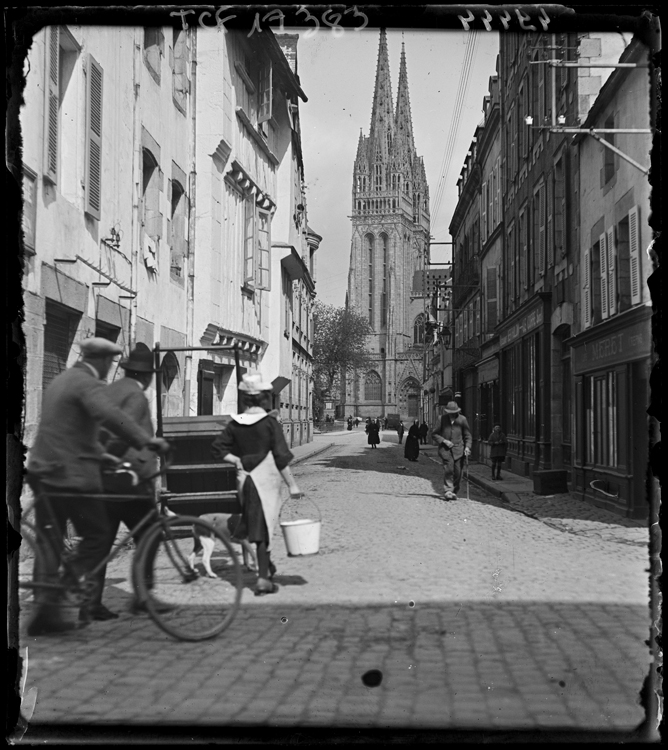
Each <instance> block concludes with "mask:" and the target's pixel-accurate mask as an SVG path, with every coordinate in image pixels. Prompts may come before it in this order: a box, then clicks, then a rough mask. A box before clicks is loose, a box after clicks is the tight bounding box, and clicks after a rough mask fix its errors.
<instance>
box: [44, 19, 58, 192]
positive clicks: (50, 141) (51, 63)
mask: <svg viewBox="0 0 668 750" xmlns="http://www.w3.org/2000/svg"><path fill="white" fill-rule="evenodd" d="M59 73H60V27H58V26H49V29H48V32H47V47H46V87H45V92H46V101H45V103H44V176H45V177H48V178H49V180H51V182H53V183H54V184H56V183H57V182H58V120H59V117H58V110H59V109H60V90H59V80H60V76H59Z"/></svg>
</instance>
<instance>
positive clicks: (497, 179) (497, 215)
mask: <svg viewBox="0 0 668 750" xmlns="http://www.w3.org/2000/svg"><path fill="white" fill-rule="evenodd" d="M494 187H495V188H496V189H495V191H494V195H493V196H492V199H493V201H494V226H496V225H497V224H498V223H499V222H500V221H501V158H500V157H499V158H498V159H497V160H496V167H495V169H494Z"/></svg>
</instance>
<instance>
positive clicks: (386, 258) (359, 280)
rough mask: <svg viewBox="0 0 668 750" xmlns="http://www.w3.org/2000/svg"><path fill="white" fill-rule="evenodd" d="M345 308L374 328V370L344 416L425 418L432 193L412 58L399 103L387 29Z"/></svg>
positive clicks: (358, 172) (363, 161)
mask: <svg viewBox="0 0 668 750" xmlns="http://www.w3.org/2000/svg"><path fill="white" fill-rule="evenodd" d="M351 218H352V225H353V226H352V241H351V250H350V269H349V271H348V294H347V296H346V305H347V306H348V307H350V308H354V309H356V310H357V311H358V312H359V313H361V314H362V315H364V317H366V318H367V319H368V321H369V325H370V326H371V330H372V333H371V335H370V337H369V342H368V349H369V350H370V351H371V352H372V360H373V364H372V366H371V367H370V368H369V369H368V370H366V371H365V372H356V373H355V374H354V375H351V376H349V377H348V380H347V382H346V388H345V403H344V413H345V414H346V415H353V416H359V417H367V416H371V417H384V416H387V415H390V414H399V415H400V417H401V419H403V420H404V421H406V420H408V419H410V420H412V419H416V418H417V419H422V417H423V413H422V410H423V407H422V402H423V398H422V391H421V389H422V383H423V381H424V369H423V368H424V363H423V352H424V336H425V316H426V312H425V294H424V291H423V290H425V286H426V285H425V278H426V271H427V269H428V262H429V188H428V186H427V179H426V174H425V168H424V161H423V159H422V157H421V156H418V155H417V153H416V151H415V143H414V141H413V124H412V120H411V106H410V97H409V93H408V74H407V70H406V53H405V49H404V45H403V43H402V46H401V61H400V65H399V86H398V90H397V105H396V108H395V107H394V104H393V98H392V85H391V80H390V64H389V56H388V51H387V36H386V33H385V30H384V29H382V30H381V32H380V42H379V46H378V63H377V68H376V83H375V90H374V94H373V106H372V110H371V126H370V129H369V135H368V136H364V135H363V134H362V132H361V131H360V137H359V143H358V146H357V156H356V157H355V166H354V169H353V187H352V215H351Z"/></svg>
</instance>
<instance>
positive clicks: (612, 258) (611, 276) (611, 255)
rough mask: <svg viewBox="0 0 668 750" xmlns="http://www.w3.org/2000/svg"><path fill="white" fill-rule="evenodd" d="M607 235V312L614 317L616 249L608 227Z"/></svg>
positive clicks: (615, 301)
mask: <svg viewBox="0 0 668 750" xmlns="http://www.w3.org/2000/svg"><path fill="white" fill-rule="evenodd" d="M606 234H607V242H606V245H607V248H608V312H609V313H610V315H615V313H616V312H617V258H616V255H617V248H616V247H615V230H614V228H613V227H610V229H608V231H607V232H606Z"/></svg>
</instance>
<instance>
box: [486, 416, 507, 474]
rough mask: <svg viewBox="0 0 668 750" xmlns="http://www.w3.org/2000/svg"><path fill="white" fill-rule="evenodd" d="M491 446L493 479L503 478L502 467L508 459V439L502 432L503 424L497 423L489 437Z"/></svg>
mask: <svg viewBox="0 0 668 750" xmlns="http://www.w3.org/2000/svg"><path fill="white" fill-rule="evenodd" d="M487 442H488V443H489V444H490V446H491V451H490V458H491V459H492V479H501V467H502V466H503V462H504V461H505V460H506V451H507V448H508V439H507V438H506V436H505V435H504V433H503V432H501V425H500V424H495V425H494V429H493V430H492V434H491V435H490V436H489V438H487Z"/></svg>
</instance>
